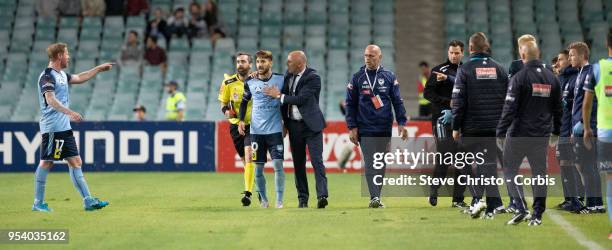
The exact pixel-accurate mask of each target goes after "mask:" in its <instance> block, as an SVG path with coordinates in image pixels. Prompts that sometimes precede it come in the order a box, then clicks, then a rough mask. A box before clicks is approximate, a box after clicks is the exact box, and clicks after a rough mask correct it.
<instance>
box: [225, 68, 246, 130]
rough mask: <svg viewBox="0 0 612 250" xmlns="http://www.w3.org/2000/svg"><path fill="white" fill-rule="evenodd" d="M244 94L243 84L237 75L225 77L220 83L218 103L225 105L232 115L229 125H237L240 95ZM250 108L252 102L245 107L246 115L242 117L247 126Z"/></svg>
mask: <svg viewBox="0 0 612 250" xmlns="http://www.w3.org/2000/svg"><path fill="white" fill-rule="evenodd" d="M243 94H244V82H242V81H241V80H240V79H239V78H238V75H237V74H233V75H231V76H227V75H225V79H224V80H223V82H222V83H221V87H220V89H219V101H220V102H221V103H226V104H227V106H228V107H229V108H230V113H232V115H231V116H230V118H229V122H230V123H231V124H238V122H240V119H239V117H238V115H239V113H240V103H242V95H243ZM251 106H252V102H249V104H248V106H247V113H246V116H245V117H244V122H245V123H246V124H249V123H250V122H251Z"/></svg>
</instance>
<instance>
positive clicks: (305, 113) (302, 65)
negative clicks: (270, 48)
mask: <svg viewBox="0 0 612 250" xmlns="http://www.w3.org/2000/svg"><path fill="white" fill-rule="evenodd" d="M306 63H307V58H306V55H305V54H304V52H303V51H293V52H291V53H289V55H288V56H287V74H285V84H284V85H283V90H282V92H280V91H279V90H278V89H276V88H266V89H264V93H265V94H266V95H269V96H271V97H274V98H280V100H281V103H282V106H281V112H282V117H283V122H284V123H285V127H286V128H287V130H288V133H289V144H290V145H291V154H292V156H293V167H294V169H295V188H296V189H297V192H298V200H299V204H298V207H300V208H306V207H308V196H309V194H308V179H307V177H306V146H308V152H309V153H310V160H311V163H312V167H313V168H314V172H315V181H316V182H317V186H316V187H317V200H318V202H317V208H325V206H327V204H328V201H327V198H328V194H327V177H326V176H325V165H323V132H322V131H323V129H324V128H325V118H324V117H323V112H321V109H320V108H319V94H320V93H321V77H319V75H318V74H317V72H316V71H315V70H314V69H312V68H309V67H307V66H306V65H307V64H306Z"/></svg>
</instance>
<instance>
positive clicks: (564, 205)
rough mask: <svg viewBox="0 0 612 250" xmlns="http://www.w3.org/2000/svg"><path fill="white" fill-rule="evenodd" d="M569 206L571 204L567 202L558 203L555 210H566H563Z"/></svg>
mask: <svg viewBox="0 0 612 250" xmlns="http://www.w3.org/2000/svg"><path fill="white" fill-rule="evenodd" d="M569 205H571V202H570V201H569V200H564V201H563V202H561V203H559V205H557V209H560V210H567V209H565V208H566V207H567V206H569Z"/></svg>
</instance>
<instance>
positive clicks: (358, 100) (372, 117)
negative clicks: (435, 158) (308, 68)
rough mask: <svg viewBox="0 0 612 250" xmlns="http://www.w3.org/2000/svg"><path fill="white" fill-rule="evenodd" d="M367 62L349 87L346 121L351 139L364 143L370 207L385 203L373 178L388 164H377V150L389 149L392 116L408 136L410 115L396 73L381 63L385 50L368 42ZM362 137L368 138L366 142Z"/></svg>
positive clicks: (400, 130)
mask: <svg viewBox="0 0 612 250" xmlns="http://www.w3.org/2000/svg"><path fill="white" fill-rule="evenodd" d="M364 61H365V65H364V66H362V67H361V68H360V69H359V71H357V72H356V73H355V74H354V75H353V79H352V80H351V82H349V83H348V85H347V90H346V123H347V126H348V129H349V130H350V139H351V141H352V142H353V143H354V144H355V145H357V146H361V151H362V152H363V154H362V155H363V161H364V163H365V165H364V171H365V178H366V182H367V184H368V191H369V192H370V204H369V207H370V208H381V207H384V205H383V203H382V202H381V200H380V195H381V190H382V185H381V184H380V183H378V184H376V183H377V182H375V181H374V179H377V178H380V179H382V177H384V175H385V166H384V163H383V166H382V167H374V161H373V159H374V154H376V153H383V152H386V151H387V145H388V144H389V141H390V139H391V130H392V128H393V118H394V112H393V111H394V110H395V120H396V121H397V125H398V129H399V131H398V132H399V133H398V134H399V135H400V136H401V137H402V139H407V137H408V132H407V130H406V128H405V127H404V126H405V125H406V122H407V121H408V119H407V118H406V109H405V108H404V100H403V99H402V96H401V95H400V88H399V82H398V81H397V78H396V77H395V74H394V73H393V72H391V71H389V70H387V69H385V68H383V67H382V66H381V61H382V51H381V50H380V47H378V46H376V45H368V46H367V47H366V49H365V51H364ZM362 140H365V142H363V141H362Z"/></svg>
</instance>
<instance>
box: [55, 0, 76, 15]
mask: <svg viewBox="0 0 612 250" xmlns="http://www.w3.org/2000/svg"><path fill="white" fill-rule="evenodd" d="M59 9H60V14H61V15H62V16H80V15H81V1H80V0H60V3H59Z"/></svg>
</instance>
